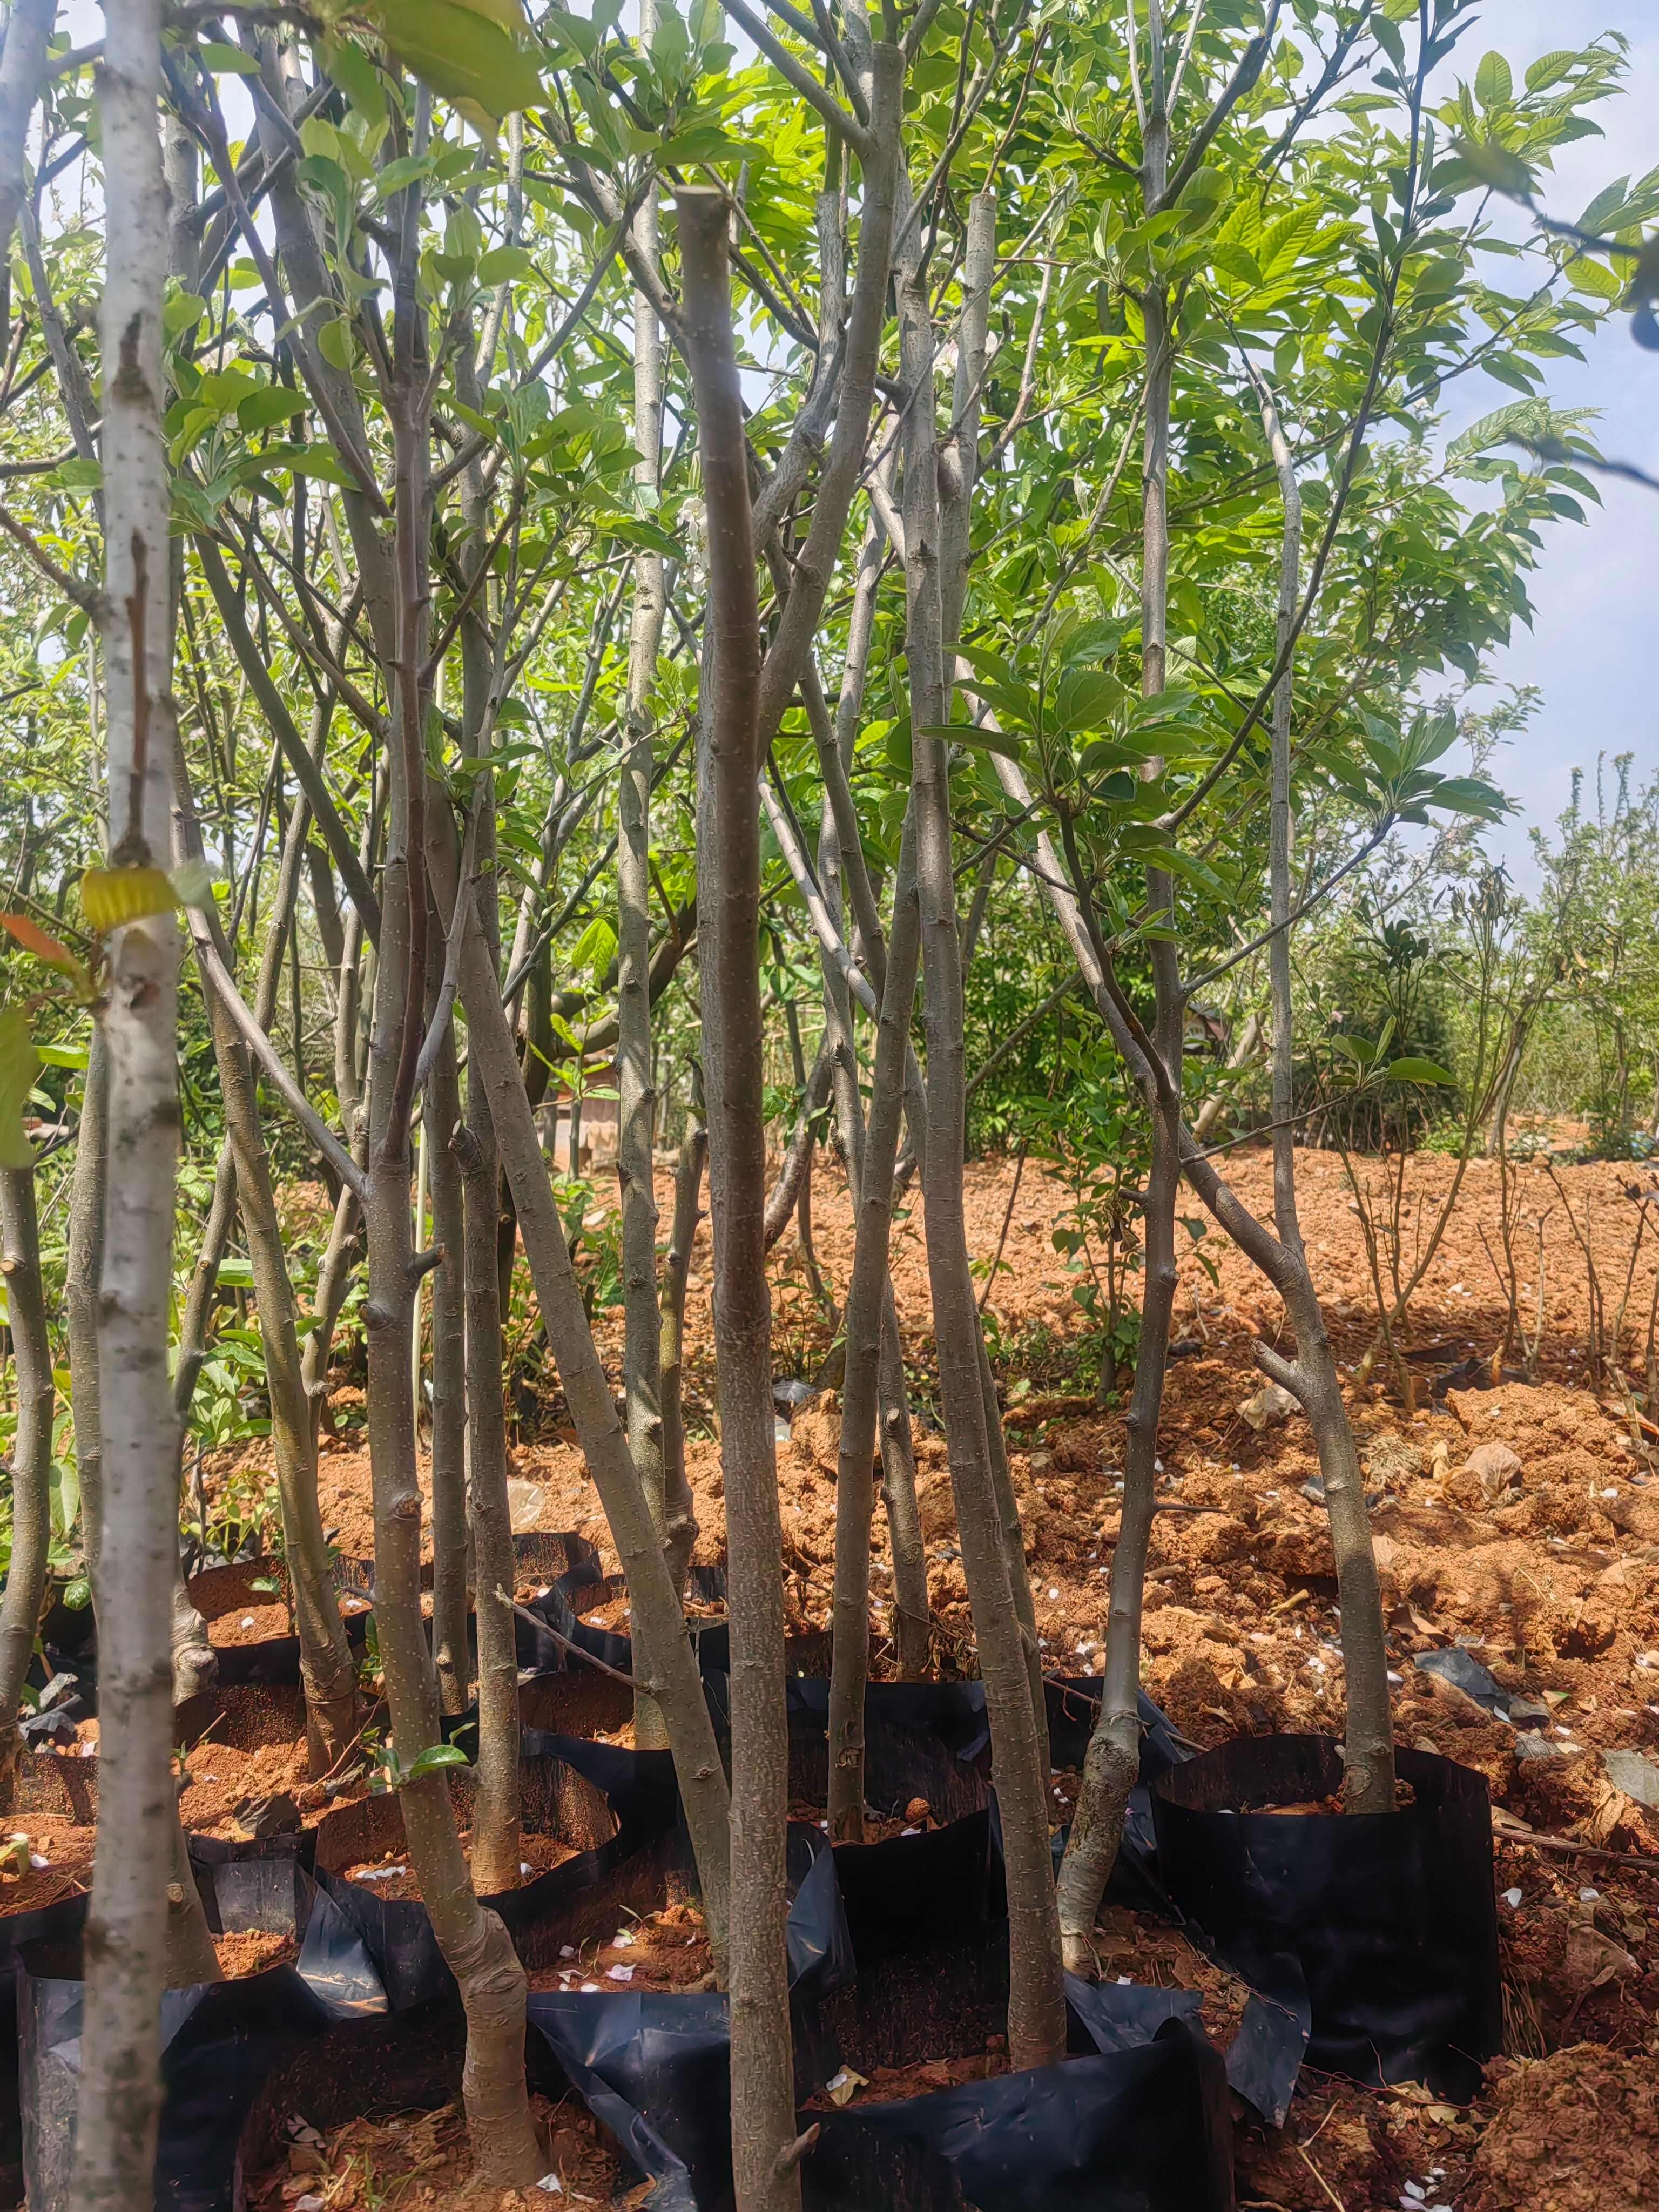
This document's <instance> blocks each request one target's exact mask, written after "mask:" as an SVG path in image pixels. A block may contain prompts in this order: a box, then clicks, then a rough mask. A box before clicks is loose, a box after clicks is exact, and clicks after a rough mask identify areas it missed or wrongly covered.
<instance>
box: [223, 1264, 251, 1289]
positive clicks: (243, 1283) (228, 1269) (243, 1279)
mask: <svg viewBox="0 0 1659 2212" xmlns="http://www.w3.org/2000/svg"><path fill="white" fill-rule="evenodd" d="M219 1280H220V1283H221V1285H222V1286H223V1288H224V1289H226V1290H228V1291H251V1290H252V1288H253V1262H252V1260H236V1259H229V1260H221V1261H220V1262H219Z"/></svg>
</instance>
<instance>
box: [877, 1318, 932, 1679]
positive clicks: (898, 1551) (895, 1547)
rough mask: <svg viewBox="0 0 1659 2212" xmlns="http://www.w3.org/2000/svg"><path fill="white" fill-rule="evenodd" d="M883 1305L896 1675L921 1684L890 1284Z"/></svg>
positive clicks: (923, 1581)
mask: <svg viewBox="0 0 1659 2212" xmlns="http://www.w3.org/2000/svg"><path fill="white" fill-rule="evenodd" d="M887 1288H888V1295H887V1297H886V1298H884V1301H883V1305H882V1320H881V1370H880V1373H879V1376H878V1395H879V1401H880V1431H879V1434H880V1438H881V1446H880V1449H881V1499H882V1504H883V1506H884V1509H885V1511H886V1514H887V1548H888V1551H889V1553H890V1555H891V1558H892V1563H893V1644H894V1651H895V1656H896V1660H897V1662H898V1670H899V1673H900V1674H901V1675H902V1678H903V1679H904V1680H906V1681H907V1682H914V1681H920V1680H921V1677H922V1676H923V1675H924V1674H926V1673H927V1668H928V1664H929V1662H930V1660H931V1658H932V1656H933V1607H932V1606H931V1604H930V1602H929V1600H928V1595H927V1548H926V1546H925V1545H924V1544H923V1541H922V1534H921V1512H920V1510H919V1509H918V1507H917V1504H916V1455H915V1445H914V1443H912V1441H911V1436H910V1394H909V1391H908V1388H907V1387H906V1384H905V1380H904V1342H903V1339H902V1337H901V1336H900V1334H899V1326H898V1310H897V1308H896V1306H895V1305H894V1304H893V1303H892V1295H891V1294H892V1282H891V1279H889V1281H888V1286H887Z"/></svg>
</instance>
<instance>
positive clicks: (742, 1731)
mask: <svg viewBox="0 0 1659 2212" xmlns="http://www.w3.org/2000/svg"><path fill="white" fill-rule="evenodd" d="M677 200H678V210H679V240H680V258H681V270H682V282H683V285H684V318H685V343H686V352H687V355H688V357H689V359H690V368H691V378H692V386H693V390H694V393H695V397H696V414H697V441H698V449H699V453H700V454H701V457H702V480H703V495H704V499H705V501H706V502H707V511H708V568H709V609H708V639H709V641H710V644H711V645H712V661H713V668H712V674H713V684H712V689H711V694H710V696H709V701H708V708H707V709H706V711H705V713H704V715H703V718H702V729H701V731H700V733H699V735H700V746H699V750H700V754H701V757H700V759H699V762H698V775H697V787H698V808H697V884H698V896H697V920H698V950H699V955H700V964H701V969H702V1011H703V1030H702V1046H703V1084H704V1087H705V1090H706V1091H707V1094H708V1127H709V1161H708V1166H709V1196H710V1204H711V1207H712V1211H713V1216H714V1341H715V1348H716V1356H717V1358H718V1359H719V1363H720V1468H721V1472H722V1474H723V1475H724V1478H725V1484H726V1559H727V1577H728V1581H727V1588H728V1601H729V1605H730V1608H731V1622H732V1685H731V1700H732V1899H731V1902H732V1919H731V1978H730V1986H731V2006H730V2011H731V2032H732V2172H733V2179H734V2183H735V2191H736V2200H737V2204H738V2212H793V2208H794V2207H797V2206H799V2203H800V2173H799V2166H798V2164H797V2163H796V2162H794V2161H793V2160H790V2159H789V2158H788V2157H787V2155H786V2154H787V2152H788V2151H789V2149H790V2148H791V2147H792V2145H793V2142H794V2140H795V2132H796V2130H795V2100H794V2085H793V2058H792V2047H793V2039H792V2036H791V2032H790V2020H789V1970H788V1961H787V1956H786V1950H785V1942H784V1923H785V1917H786V1913H787V1899H786V1893H785V1887H784V1855H785V1834H786V1827H787V1805H788V1787H789V1739H788V1731H787V1726H786V1722H785V1715H784V1706H783V1697H782V1682H783V1664H784V1662H783V1581H782V1575H781V1565H780V1563H781V1558H782V1550H783V1538H782V1528H781V1516H780V1512H779V1506H778V1487H777V1467H776V1447H775V1414H774V1413H773V1408H772V1360H771V1342H772V1310H771V1294H770V1291H769V1287H768V1284H767V1279H766V1230H765V1217H766V1121H765V1109H764V1103H763V1091H764V1061H763V1042H764V1038H763V1015H762V1007H761V987H760V969H759V960H758V948H757V935H758V929H759V921H760V812H759V801H758V794H757V776H758V775H759V771H760V765H761V763H760V760H759V757H758V755H757V709H758V704H759V682H758V678H759V669H760V608H759V601H758V597H757V590H756V580H755V558H754V544H753V535H752V529H751V520H750V507H749V482H748V474H747V464H746V456H745V452H744V422H743V398H742V392H741V387H740V386H739V384H738V369H737V359H736V354H735V349H734V347H733V343H732V304H731V291H730V276H729V271H728V269H727V264H726V222H727V216H726V200H725V197H724V195H723V194H721V193H720V192H718V191H694V190H690V189H682V190H681V191H679V192H678V195H677ZM792 689H793V686H792Z"/></svg>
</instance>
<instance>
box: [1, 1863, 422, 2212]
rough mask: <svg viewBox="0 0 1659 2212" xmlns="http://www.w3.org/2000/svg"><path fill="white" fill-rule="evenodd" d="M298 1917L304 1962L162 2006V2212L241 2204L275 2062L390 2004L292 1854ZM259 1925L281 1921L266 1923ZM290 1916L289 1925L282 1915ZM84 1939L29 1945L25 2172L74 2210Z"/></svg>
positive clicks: (34, 2205)
mask: <svg viewBox="0 0 1659 2212" xmlns="http://www.w3.org/2000/svg"><path fill="white" fill-rule="evenodd" d="M284 1872H285V1874H286V1876H287V1882H288V1898H287V1923H286V1925H287V1926H288V1927H289V1928H290V1929H301V1928H303V1931H304V1935H303V1942H302V1943H301V1951H300V1955H299V1958H298V1960H297V1961H296V1962H295V1964H294V1965H293V1966H272V1967H270V1968H268V1969H267V1970H266V1971H265V1972H264V1973H260V1974H251V1975H249V1976H247V1977H246V1978H245V1979H244V1980H241V1981H234V1982H210V1983H206V1984H197V1986H195V1987H193V1988H191V1989H184V1990H168V1991H167V1993H166V1995H165V1996H164V1997H163V1999H162V2005H161V2037H162V2045H163V2050H162V2057H161V2081H162V2100H161V2129H160V2133H159V2136H158V2139H157V2142H156V2151H155V2207H156V2212H233V2208H234V2206H235V2205H236V2203H237V2202H238V2194H239V2189H240V2171H239V2162H238V2156H237V2147H238V2142H239V2138H240V2134H241V2130H242V2127H243V2124H244V2122H245V2120H246V2117H247V2115H248V2113H249V2112H250V2111H251V2110H252V2107H253V2105H254V2102H255V2100H256V2099H257V2098H258V2093H259V2091H260V2088H261V2086H262V2085H263V2083H264V2080H265V2077H266V2076H267V2075H268V2074H269V2073H270V2071H271V2069H273V2068H274V2067H276V2066H280V2065H282V2064H283V2063H285V2062H287V2061H288V2060H289V2059H290V2058H291V2057H293V2055H294V2054H295V2051H298V2050H300V2049H301V2048H303V2046H304V2045H306V2044H307V2043H308V2042H310V2041H312V2040H313V2039H318V2038H320V2037H322V2036H324V2035H326V2034H328V2033H330V2032H331V2031H336V2032H337V2031H338V2030H340V2029H341V2027H342V2026H343V2025H344V2024H355V2023H361V2022H364V2021H373V2020H374V2016H375V2015H378V2014H382V2013H384V2011H385V2009H386V1998H385V1996H384V1994H383V1992H382V1991H381V1989H380V1982H379V1978H378V1977H377V1976H376V1974H375V1972H374V1968H373V1966H372V1965H371V1964H370V1961H369V1960H368V1955H367V1954H366V1953H365V1951H364V1950H363V1948H362V1942H361V1941H360V1940H359V1938H358V1937H357V1936H356V1932H355V1930H354V1929H352V1928H351V1927H350V1926H349V1923H347V1921H346V1920H345V1918H344V1917H343V1915H342V1914H341V1913H339V1912H338V1911H337V1910H336V1909H335V1907H334V1906H333V1905H332V1904H331V1902H330V1900H329V1899H327V1898H326V1897H325V1896H323V1895H322V1894H321V1893H319V1892H317V1891H316V1890H314V1889H313V1887H312V1885H311V1884H310V1882H309V1881H307V1878H306V1877H305V1875H303V1874H301V1873H300V1872H299V1870H298V1869H296V1868H295V1867H294V1866H293V1864H292V1863H291V1862H290V1863H289V1865H288V1867H287V1868H286V1869H284ZM256 1924H268V1923H256ZM276 1924H278V1925H279V1926H280V1925H281V1924H282V1923H276ZM81 1971H82V1970H81V1956H80V1945H79V1942H62V1941H59V1942H39V1943H34V1944H31V1945H30V1946H29V1947H28V1948H27V1950H25V1951H24V1952H23V1953H22V1954H21V1955H20V1962H19V1975H18V1993H17V2014H18V2033H19V2045H20V2059H21V2065H20V2074H21V2091H22V2105H23V2170H24V2176H25V2179H26V2181H27V2189H28V2202H29V2205H30V2207H31V2212H70V2207H71V2204H72V2201H73V2200H72V2197H71V2194H70V2191H71V2187H72V2173H73V2166H74V2157H75V2124H76V2100H77V2097H78V2093H79V2089H80V2081H81V2072H80V2067H81V2033H82V2017H83V2013H84V2009H85V1999H86V1984H85V1983H84V1982H83V1981H82V1978H81Z"/></svg>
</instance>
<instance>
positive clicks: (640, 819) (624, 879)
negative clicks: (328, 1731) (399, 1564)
mask: <svg viewBox="0 0 1659 2212" xmlns="http://www.w3.org/2000/svg"><path fill="white" fill-rule="evenodd" d="M656 16H657V11H656V6H655V0H640V28H639V35H640V42H641V46H647V47H648V46H650V43H651V38H652V33H653V30H654V29H655V27H656ZM634 236H635V242H636V244H637V246H638V249H639V251H640V252H641V254H642V255H643V256H644V257H645V258H647V260H650V261H653V262H654V261H655V259H656V254H657V208H656V201H655V197H654V195H653V194H652V193H647V196H646V198H645V200H644V202H643V204H641V208H640V210H639V212H638V214H637V215H636V216H635V218H634ZM662 384H663V374H662V333H661V330H660V328H659V324H658V321H657V318H656V315H655V313H654V312H653V308H652V306H651V302H650V301H649V300H648V299H647V297H646V295H645V294H644V293H643V292H641V291H639V290H635V294H634V444H635V450H636V451H637V453H639V456H640V459H639V462H638V465H636V467H635V471H634V481H635V485H636V487H637V495H638V497H639V499H640V501H641V505H642V506H643V507H645V508H646V509H647V511H652V510H654V508H655V507H656V504H657V495H658V489H659V483H660V481H661V476H662ZM665 604H666V602H665V595H664V586H663V561H662V556H661V554H660V553H658V552H655V551H653V550H651V549H650V548H649V547H642V548H641V550H640V551H638V552H637V553H636V554H635V556H634V617H633V626H632V630H631V633H630V635H629V647H628V700H627V708H626V713H627V726H628V740H627V750H626V751H625V752H624V754H623V763H622V775H621V781H620V785H619V788H618V792H617V963H618V965H617V1102H618V1103H617V1182H618V1185H619V1187H620V1190H621V1198H622V1276H623V1394H624V1397H625V1401H626V1407H627V1421H628V1448H629V1451H630V1452H631V1453H632V1454H633V1457H634V1465H635V1468H636V1469H637V1470H638V1473H639V1478H640V1480H641V1484H642V1485H643V1486H644V1488H645V1495H646V1502H647V1504H648V1505H649V1507H650V1509H651V1518H652V1520H653V1523H654V1524H655V1526H656V1529H657V1534H658V1536H659V1540H660V1541H663V1542H666V1541H667V1540H668V1509H667V1501H666V1498H665V1494H664V1492H665V1478H664V1468H663V1435H662V1375H661V1368H662V1313H661V1309H660V1307H659V1304H658V1297H657V1200H656V1189H655V1182H654V1178H653V1166H652V1162H653V1152H654V1149H655V1145H656V1107H657V1101H656V1093H655V1091H654V1088H653V1083H652V1074H651V982H650V968H651V775H652V766H653V761H652V753H653V747H652V726H651V714H652V695H653V692H654V690H655V689H656V682H657V651H658V647H659V642H660V641H661V637H662V625H663V615H664V611H665ZM573 1142H574V1139H573ZM572 1172H573V1174H574V1172H575V1166H574V1159H573V1162H572ZM634 1740H635V1742H636V1743H637V1744H638V1745H639V1746H640V1747H641V1749H643V1750H661V1749H662V1748H663V1747H665V1745H666V1743H667V1741H668V1733H667V1729H666V1726H665V1723H664V1720H663V1717H662V1715H661V1713H660V1712H659V1711H657V1709H656V1708H655V1706H653V1704H652V1703H651V1701H650V1699H648V1698H645V1697H636V1698H635V1701H634Z"/></svg>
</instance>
